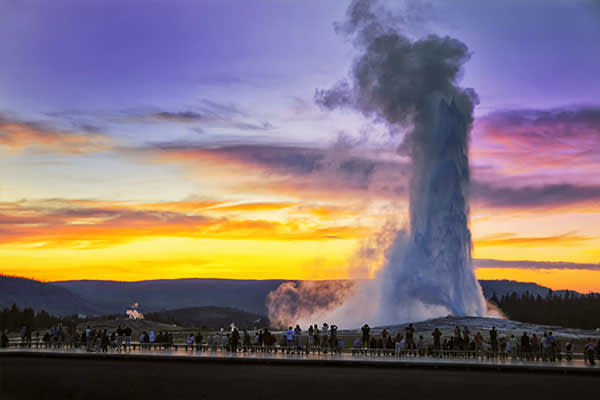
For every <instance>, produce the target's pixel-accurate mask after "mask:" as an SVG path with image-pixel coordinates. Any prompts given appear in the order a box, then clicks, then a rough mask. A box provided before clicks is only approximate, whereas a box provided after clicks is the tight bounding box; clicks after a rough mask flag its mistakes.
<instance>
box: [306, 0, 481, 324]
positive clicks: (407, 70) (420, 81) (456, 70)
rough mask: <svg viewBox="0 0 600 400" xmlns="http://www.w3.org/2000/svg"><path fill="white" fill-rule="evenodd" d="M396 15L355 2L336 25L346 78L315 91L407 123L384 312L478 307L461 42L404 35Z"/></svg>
mask: <svg viewBox="0 0 600 400" xmlns="http://www.w3.org/2000/svg"><path fill="white" fill-rule="evenodd" d="M399 22H400V23H401V22H402V17H397V16H392V15H390V14H388V13H387V12H386V11H385V10H384V9H382V8H380V7H378V6H377V4H376V2H374V1H355V2H353V3H352V4H351V6H350V7H349V9H348V18H347V20H346V22H344V23H342V24H340V25H338V26H337V27H336V28H337V29H338V31H340V32H343V33H345V34H348V35H350V36H351V37H352V39H353V41H354V44H355V46H356V48H357V49H358V50H359V56H358V57H357V58H356V59H355V61H354V64H353V67H352V73H351V80H350V81H341V82H339V83H338V84H336V85H335V86H334V87H333V88H332V89H330V90H317V92H316V94H315V97H316V101H317V102H318V103H319V104H321V105H322V106H324V107H327V108H335V107H352V108H354V109H356V110H358V111H360V112H362V113H363V114H365V115H367V116H369V117H373V118H375V119H376V120H379V121H384V122H385V123H387V125H388V127H389V129H390V131H392V132H393V131H398V130H405V129H406V128H407V127H408V128H409V132H408V133H407V134H406V139H405V143H404V145H403V146H402V149H403V151H407V152H408V153H409V154H410V157H411V160H412V180H411V185H410V186H411V187H410V189H411V193H410V235H409V236H408V238H406V237H405V236H402V233H400V234H399V237H398V239H397V240H396V243H395V244H394V247H393V248H392V249H391V252H390V258H389V262H388V265H387V266H386V267H385V268H384V270H383V271H382V273H381V276H380V280H381V286H380V291H381V293H380V295H381V301H380V304H379V308H380V310H379V313H380V314H381V317H380V318H381V320H382V322H383V321H384V320H390V322H396V321H398V319H403V320H406V319H410V318H411V316H410V315H407V313H408V314H411V312H410V311H409V310H423V309H426V310H429V311H430V312H433V313H437V314H442V313H444V312H446V313H452V314H455V315H460V316H462V315H484V314H485V309H486V307H485V301H484V298H483V295H482V293H481V288H480V287H479V284H478V282H477V280H476V279H475V275H474V273H473V268H472V264H471V234H470V231H469V228H468V215H469V204H468V191H469V180H470V173H469V160H468V142H469V131H470V128H471V123H472V119H473V117H472V113H473V107H474V104H475V102H476V101H477V96H476V94H475V92H474V91H473V90H472V89H464V88H461V87H459V86H458V85H457V79H458V77H459V75H460V71H461V67H462V65H463V64H464V63H465V62H466V61H467V60H468V59H469V52H468V48H467V46H466V45H465V44H464V43H462V42H460V41H458V40H456V39H453V38H450V37H439V36H436V35H430V36H427V37H426V38H423V39H420V40H411V39H410V38H408V37H407V36H406V35H403V34H402V33H401V32H400V31H399V30H398V29H397V26H398V23H399ZM415 303H416V304H415ZM412 317H415V318H416V317H418V316H417V315H414V316H412ZM394 320H395V321H394Z"/></svg>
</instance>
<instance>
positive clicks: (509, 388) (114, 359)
mask: <svg viewBox="0 0 600 400" xmlns="http://www.w3.org/2000/svg"><path fill="white" fill-rule="evenodd" d="M370 362H374V363H371V364H369V363H370ZM426 362H427V361H426V360H419V359H415V360H402V361H398V360H396V361H390V360H388V359H383V358H380V359H373V360H372V359H371V358H370V357H367V358H365V359H362V361H361V359H360V358H356V357H354V358H353V357H352V356H347V355H342V356H330V357H327V356H322V355H321V356H306V355H303V356H299V355H289V356H288V355H284V356H282V355H281V354H279V355H273V354H251V355H248V354H236V355H231V354H229V355H228V354H226V353H223V354H222V355H220V354H216V355H215V354H210V353H208V354H204V353H200V354H190V353H189V352H188V353H185V352H183V351H177V352H153V351H139V352H134V353H133V354H118V353H105V354H96V353H93V354H89V353H85V352H79V351H66V352H65V351H60V352H56V351H27V350H26V351H20V350H9V351H3V352H0V398H1V399H40V398H41V399H65V398H68V399H86V400H89V399H111V400H115V399H128V400H132V399H137V398H143V399H144V400H150V399H163V400H164V399H169V400H170V399H229V398H240V399H244V400H253V399H285V400H292V399H303V400H306V399H312V398H318V399H334V400H335V399H339V400H345V399H356V398H358V399H364V400H376V399H389V398H402V397H410V398H414V399H435V398H439V399H453V398H460V399H470V398H477V399H486V400H489V399H503V400H509V399H515V398H529V399H534V398H543V399H554V398H570V397H572V396H573V395H576V396H577V397H580V398H585V397H586V396H587V395H590V394H594V393H596V394H597V387H598V382H599V378H600V375H598V374H596V373H595V372H596V371H598V370H597V369H596V368H592V369H590V368H578V369H573V370H569V372H573V373H567V374H565V373H563V372H560V371H558V372H559V373H532V372H527V373H524V370H506V369H504V370H501V371H495V370H493V369H489V370H479V369H471V370H469V371H468V373H467V372H465V370H464V369H465V367H464V366H463V367H461V369H460V370H459V369H453V368H446V367H450V366H451V365H452V364H451V361H450V360H443V361H438V362H439V365H438V366H437V367H436V368H433V367H431V365H430V366H429V367H428V368H424V367H427V364H425V363H426ZM406 363H410V365H408V364H406ZM457 365H458V364H454V366H457ZM478 365H484V364H481V363H480V364H478ZM374 366H377V368H375V367H374ZM402 366H405V367H406V366H409V367H410V368H402ZM398 367H401V368H398ZM573 368H576V367H573ZM539 371H540V372H556V371H553V370H548V369H544V370H539ZM583 371H586V372H587V373H581V372H583ZM590 372H592V373H591V374H590ZM567 396H570V397H567Z"/></svg>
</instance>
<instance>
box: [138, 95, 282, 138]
mask: <svg viewBox="0 0 600 400" xmlns="http://www.w3.org/2000/svg"><path fill="white" fill-rule="evenodd" d="M148 116H149V117H150V119H149V120H148V118H145V117H142V119H141V120H142V121H145V122H151V121H152V120H159V121H161V122H175V123H181V124H193V125H194V126H195V127H196V128H197V127H198V125H202V126H205V127H219V128H231V129H236V130H243V131H269V130H272V129H274V128H275V127H274V126H273V124H271V123H270V122H269V121H256V120H255V119H253V118H251V116H249V115H248V113H246V112H245V111H243V110H242V109H241V108H240V107H239V106H237V105H235V104H228V103H218V102H214V101H210V100H202V101H201V102H200V104H199V105H198V106H196V107H192V108H191V109H189V110H183V111H155V112H152V113H149V115H148Z"/></svg>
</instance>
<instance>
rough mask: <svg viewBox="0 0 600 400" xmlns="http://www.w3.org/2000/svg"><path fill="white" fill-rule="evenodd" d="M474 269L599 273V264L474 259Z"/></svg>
mask: <svg viewBox="0 0 600 400" xmlns="http://www.w3.org/2000/svg"><path fill="white" fill-rule="evenodd" d="M473 262H474V264H475V268H520V269H569V270H577V269H587V270H592V271H600V264H580V263H571V262H561V261H558V262H544V261H528V260H518V261H504V260H490V259H474V260H473Z"/></svg>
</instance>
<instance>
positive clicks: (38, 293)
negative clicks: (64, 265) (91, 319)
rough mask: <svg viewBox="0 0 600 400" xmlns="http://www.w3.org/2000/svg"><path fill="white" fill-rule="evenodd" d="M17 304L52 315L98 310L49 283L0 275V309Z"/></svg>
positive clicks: (95, 311)
mask: <svg viewBox="0 0 600 400" xmlns="http://www.w3.org/2000/svg"><path fill="white" fill-rule="evenodd" d="M13 303H14V304H17V306H18V307H19V308H20V309H23V308H25V307H31V308H33V309H34V310H35V311H40V310H42V309H43V310H46V311H48V312H49V313H50V314H54V315H72V314H78V313H79V314H86V315H87V314H94V313H97V312H98V310H97V309H96V308H95V307H94V306H93V305H91V304H90V303H89V302H88V301H86V300H85V299H83V298H82V297H80V296H78V295H76V294H74V293H73V292H71V291H69V290H68V289H65V288H64V287H60V286H58V285H53V284H50V283H45V282H39V281H36V280H33V279H25V278H16V277H11V276H4V275H0V307H1V308H6V307H10V306H11V305H12V304H13Z"/></svg>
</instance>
